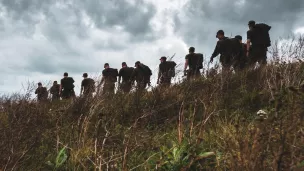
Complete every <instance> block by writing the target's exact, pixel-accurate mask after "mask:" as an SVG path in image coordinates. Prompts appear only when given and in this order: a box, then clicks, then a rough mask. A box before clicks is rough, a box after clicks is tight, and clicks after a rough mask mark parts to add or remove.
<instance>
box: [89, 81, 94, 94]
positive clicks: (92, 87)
mask: <svg viewBox="0 0 304 171" xmlns="http://www.w3.org/2000/svg"><path fill="white" fill-rule="evenodd" d="M89 80H90V83H89V89H90V91H92V92H95V81H94V80H93V79H92V78H89Z"/></svg>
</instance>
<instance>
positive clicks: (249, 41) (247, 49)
mask: <svg viewBox="0 0 304 171" xmlns="http://www.w3.org/2000/svg"><path fill="white" fill-rule="evenodd" d="M251 37H252V31H250V30H249V31H247V43H246V44H247V47H246V56H247V57H248V56H249V50H250V44H251Z"/></svg>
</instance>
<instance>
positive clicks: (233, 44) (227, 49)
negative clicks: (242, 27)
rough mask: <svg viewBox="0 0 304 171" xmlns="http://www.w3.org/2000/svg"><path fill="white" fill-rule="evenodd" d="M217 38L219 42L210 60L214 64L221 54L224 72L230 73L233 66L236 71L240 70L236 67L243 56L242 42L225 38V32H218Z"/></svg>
mask: <svg viewBox="0 0 304 171" xmlns="http://www.w3.org/2000/svg"><path fill="white" fill-rule="evenodd" d="M217 38H218V39H219V40H218V42H217V44H216V47H215V50H214V52H213V54H212V56H211V58H210V62H211V63H212V62H213V58H215V57H216V56H217V55H219V54H220V55H221V56H220V62H221V64H222V67H223V71H229V70H230V68H231V66H233V68H234V69H235V70H238V68H237V67H238V66H237V65H235V62H237V61H240V58H241V55H242V48H241V43H240V41H239V40H238V39H236V38H228V37H225V36H224V31H223V30H219V31H218V32H217Z"/></svg>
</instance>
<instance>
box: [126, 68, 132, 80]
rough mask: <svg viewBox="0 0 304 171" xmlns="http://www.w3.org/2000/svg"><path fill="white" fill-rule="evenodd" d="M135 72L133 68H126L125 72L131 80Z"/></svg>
mask: <svg viewBox="0 0 304 171" xmlns="http://www.w3.org/2000/svg"><path fill="white" fill-rule="evenodd" d="M133 71H134V68H133V67H126V68H125V71H124V72H125V73H126V75H127V77H128V78H129V79H130V78H131V76H132V73H133Z"/></svg>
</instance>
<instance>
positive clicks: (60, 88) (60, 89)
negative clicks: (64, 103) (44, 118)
mask: <svg viewBox="0 0 304 171" xmlns="http://www.w3.org/2000/svg"><path fill="white" fill-rule="evenodd" d="M61 91H62V80H60V85H59V95H61Z"/></svg>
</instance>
